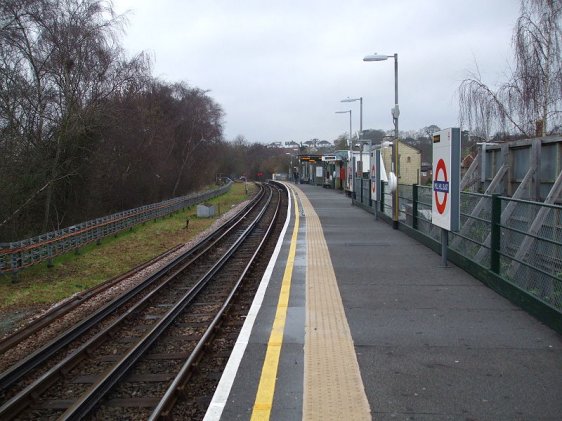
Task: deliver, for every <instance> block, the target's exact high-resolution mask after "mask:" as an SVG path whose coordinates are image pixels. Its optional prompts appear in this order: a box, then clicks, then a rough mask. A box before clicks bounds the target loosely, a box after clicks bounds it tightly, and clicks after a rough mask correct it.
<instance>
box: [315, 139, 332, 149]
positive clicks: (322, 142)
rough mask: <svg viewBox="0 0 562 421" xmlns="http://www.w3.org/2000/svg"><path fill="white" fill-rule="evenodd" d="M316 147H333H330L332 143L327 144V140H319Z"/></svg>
mask: <svg viewBox="0 0 562 421" xmlns="http://www.w3.org/2000/svg"><path fill="white" fill-rule="evenodd" d="M316 145H317V146H318V147H319V148H330V147H332V146H334V145H332V142H328V141H327V140H321V141H320V142H318V143H317V144H316Z"/></svg>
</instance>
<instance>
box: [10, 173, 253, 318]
mask: <svg viewBox="0 0 562 421" xmlns="http://www.w3.org/2000/svg"><path fill="white" fill-rule="evenodd" d="M247 186H248V196H247V195H246V193H245V189H244V184H242V183H234V184H233V186H232V188H231V190H230V192H228V193H226V194H224V195H222V196H220V197H217V198H215V199H212V200H209V201H208V203H212V204H215V205H217V208H218V211H219V212H218V213H220V214H223V213H225V212H227V211H229V210H230V209H231V208H232V207H233V206H235V205H237V204H239V203H240V202H243V201H244V200H246V199H247V198H248V197H249V195H251V194H252V193H253V191H254V190H255V186H254V185H253V184H248V185H247ZM217 217H218V216H217ZM188 219H189V227H188V228H187V229H186V220H188ZM215 220H216V217H215V218H197V206H192V207H191V208H188V209H186V210H184V211H181V212H177V213H175V214H174V215H171V216H168V217H165V218H163V219H159V220H157V221H151V222H146V223H145V224H144V225H138V226H136V227H135V228H134V229H133V230H131V231H126V232H121V233H119V234H118V235H117V236H115V237H113V236H112V237H107V238H105V239H103V241H102V243H101V244H100V245H95V244H91V245H88V246H86V247H84V248H82V249H80V253H79V254H75V253H74V252H70V253H68V254H66V255H63V256H59V257H57V258H55V259H53V264H54V266H53V267H51V268H48V267H47V263H46V262H44V263H40V264H38V265H36V266H33V267H31V268H28V269H26V270H24V271H22V272H21V273H20V274H19V275H18V279H17V282H15V283H14V282H12V276H11V275H4V276H0V313H6V312H9V311H10V310H23V309H26V308H30V307H31V308H36V309H37V308H41V307H44V306H48V305H51V304H53V303H56V302H58V301H60V300H62V299H64V298H66V297H69V296H71V295H73V294H75V293H77V292H80V291H83V290H86V289H88V288H91V287H94V286H96V285H98V284H100V283H101V282H104V281H105V280H107V279H109V278H112V277H114V276H117V275H119V274H121V273H124V272H126V271H128V270H129V269H131V268H133V267H135V266H137V265H139V264H141V263H143V262H146V261H147V260H150V259H151V258H153V257H155V256H157V255H159V254H161V253H163V252H165V251H166V250H169V249H170V248H172V247H174V246H176V245H177V244H180V243H185V242H187V241H189V240H190V239H192V238H193V237H195V236H196V235H197V234H199V233H201V232H202V231H204V230H205V229H207V228H208V227H210V226H211V225H212V224H213V222H214V221H215Z"/></svg>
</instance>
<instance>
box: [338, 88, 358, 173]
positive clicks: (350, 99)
mask: <svg viewBox="0 0 562 421" xmlns="http://www.w3.org/2000/svg"><path fill="white" fill-rule="evenodd" d="M355 101H359V137H360V138H361V137H363V97H359V98H349V97H348V98H346V99H342V100H341V101H340V102H355ZM359 162H360V164H359V166H360V167H361V177H363V143H362V142H361V141H359Z"/></svg>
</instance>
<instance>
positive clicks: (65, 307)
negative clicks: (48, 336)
mask: <svg viewBox="0 0 562 421" xmlns="http://www.w3.org/2000/svg"><path fill="white" fill-rule="evenodd" d="M180 247H182V244H178V245H176V246H174V247H172V248H171V249H169V250H166V251H165V252H164V253H162V254H159V255H158V256H156V257H154V258H152V259H150V260H149V261H147V262H145V263H142V264H140V265H138V266H135V267H134V268H132V269H131V270H129V271H127V272H125V273H123V274H120V275H117V276H115V277H113V278H111V279H108V280H107V281H105V282H103V283H101V284H99V285H96V286H95V287H92V288H90V289H88V290H86V291H84V292H81V293H78V294H76V295H74V296H72V297H71V298H70V299H68V300H67V301H64V302H63V303H62V304H60V305H58V306H56V307H54V308H52V309H51V310H49V311H47V312H46V313H44V314H42V315H41V316H39V317H38V318H36V319H34V320H32V321H31V322H29V323H28V324H27V325H26V326H24V327H23V328H22V329H20V330H17V331H15V332H13V333H11V334H9V335H7V336H6V337H5V338H3V339H2V340H0V354H3V353H5V352H6V351H8V350H9V349H11V348H13V347H15V346H16V345H18V344H19V343H21V342H22V341H24V340H25V339H27V338H29V337H30V336H31V335H33V334H34V333H36V332H37V331H38V330H40V329H42V328H44V327H45V326H47V325H48V324H50V323H52V322H53V321H54V320H56V319H58V318H60V317H62V316H64V315H66V314H68V313H69V312H71V311H72V310H74V309H75V308H76V307H78V306H80V305H81V304H83V303H84V302H85V301H86V300H88V299H90V298H92V297H94V296H95V295H97V294H99V293H101V292H103V291H105V290H107V289H108V288H111V287H112V286H114V285H116V284H118V283H119V282H121V281H123V280H124V279H126V278H128V277H130V276H133V275H134V274H135V273H138V272H140V271H141V270H143V269H146V268H147V267H149V266H150V265H152V264H154V263H156V262H157V261H158V260H160V259H163V258H165V257H167V256H169V255H170V254H172V253H174V252H175V251H177V250H178V249H179V248H180Z"/></svg>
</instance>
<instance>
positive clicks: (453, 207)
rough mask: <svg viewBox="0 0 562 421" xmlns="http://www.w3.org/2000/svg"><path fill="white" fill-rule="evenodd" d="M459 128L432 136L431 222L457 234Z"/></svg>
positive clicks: (442, 131)
mask: <svg viewBox="0 0 562 421" xmlns="http://www.w3.org/2000/svg"><path fill="white" fill-rule="evenodd" d="M459 201H460V129H458V128H450V129H445V130H441V131H439V132H436V133H434V134H433V185H432V200H431V221H432V223H433V224H434V225H437V226H438V227H441V228H443V229H445V230H447V231H458V229H459V215H460V214H459V208H460V203H459Z"/></svg>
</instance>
